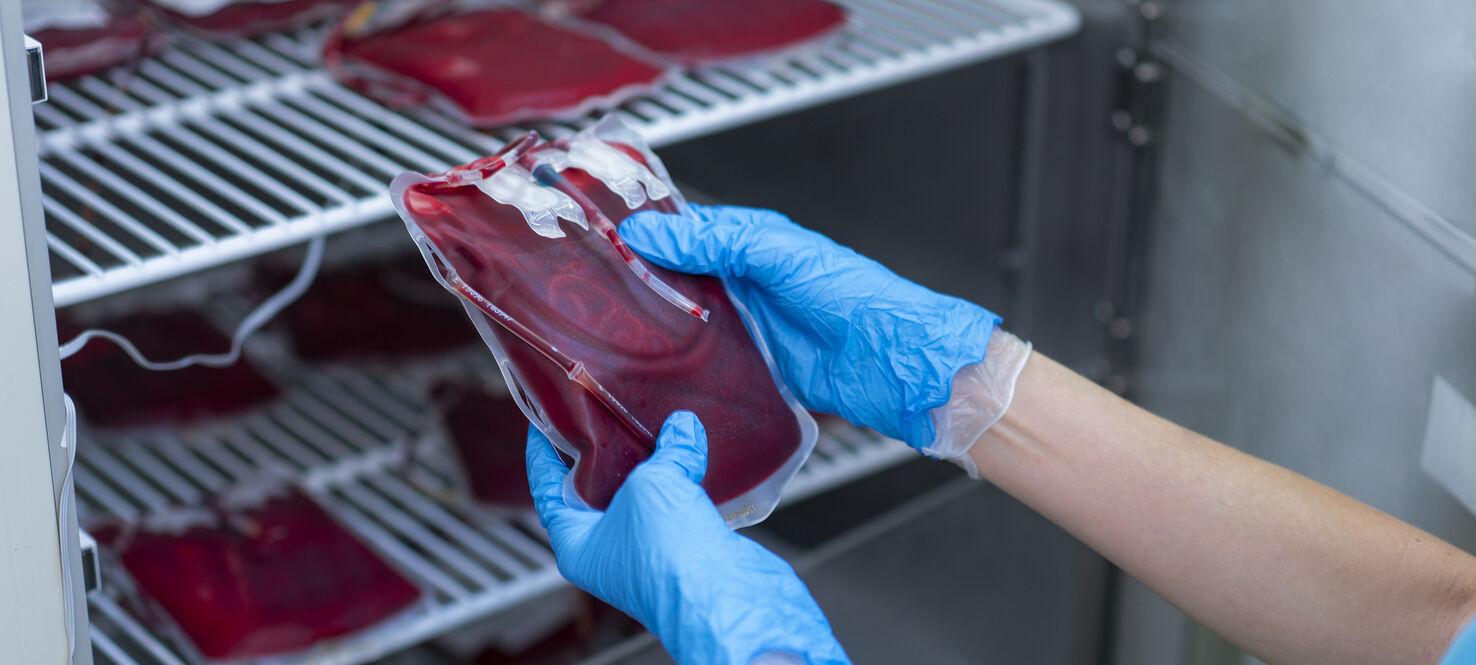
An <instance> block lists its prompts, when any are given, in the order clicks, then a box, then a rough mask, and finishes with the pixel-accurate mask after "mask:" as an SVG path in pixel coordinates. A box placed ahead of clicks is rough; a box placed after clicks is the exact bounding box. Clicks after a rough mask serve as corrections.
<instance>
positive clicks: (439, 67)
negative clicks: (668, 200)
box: [323, 0, 672, 127]
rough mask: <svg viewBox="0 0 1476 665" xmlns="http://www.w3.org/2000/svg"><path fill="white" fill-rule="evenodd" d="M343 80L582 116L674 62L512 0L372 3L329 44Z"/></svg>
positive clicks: (400, 101)
mask: <svg viewBox="0 0 1476 665" xmlns="http://www.w3.org/2000/svg"><path fill="white" fill-rule="evenodd" d="M323 60H324V62H325V63H326V64H327V65H328V69H329V71H330V72H331V73H332V74H333V75H334V77H335V78H337V79H338V80H339V81H340V82H342V83H343V84H345V85H347V86H349V87H352V88H355V89H357V90H359V91H360V92H363V93H364V94H366V95H369V96H371V97H374V98H376V99H378V100H379V101H381V102H384V103H387V104H392V105H402V106H406V105H416V106H431V107H435V108H437V109H439V110H441V111H443V112H445V113H448V114H450V115H452V116H453V117H455V118H457V119H459V120H461V121H462V122H464V123H466V124H470V125H474V126H478V127H496V126H502V125H506V124H508V123H513V122H521V121H529V120H553V121H575V120H578V119H579V118H583V117H587V116H588V115H589V113H591V112H592V111H595V110H597V109H604V108H615V107H617V106H619V105H620V104H622V103H624V102H625V101H627V100H629V99H630V98H631V97H633V96H635V95H638V94H642V93H645V92H648V91H650V90H653V89H655V87H656V86H657V85H659V84H660V82H661V81H662V80H663V79H664V78H665V77H666V76H668V75H669V74H670V73H671V71H672V68H671V67H670V65H669V64H668V63H666V62H665V61H663V60H661V59H659V58H656V57H655V56H653V55H651V54H650V53H649V52H647V51H645V50H644V49H642V48H641V47H639V46H637V45H635V44H634V43H632V42H630V41H629V40H627V39H625V38H624V37H622V36H620V35H619V34H618V33H616V32H614V31H613V30H610V29H609V28H606V27H605V26H601V25H595V24H587V23H584V22H582V21H579V20H576V19H573V18H563V19H557V20H551V19H549V18H547V17H540V16H538V15H535V14H533V13H529V12H527V11H524V10H523V8H520V7H518V6H514V5H513V4H511V3H490V2H435V1H434V0H404V1H401V2H386V1H384V0H379V1H376V2H368V3H364V4H362V5H360V6H358V7H357V8H355V9H354V10H353V11H351V12H349V13H348V15H347V16H346V18H345V19H344V20H343V21H341V22H340V23H339V25H338V26H337V27H336V28H335V29H334V31H333V33H332V35H331V37H330V38H329V39H328V40H327V43H326V44H325V46H324V49H323Z"/></svg>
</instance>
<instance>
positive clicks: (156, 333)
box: [58, 310, 277, 427]
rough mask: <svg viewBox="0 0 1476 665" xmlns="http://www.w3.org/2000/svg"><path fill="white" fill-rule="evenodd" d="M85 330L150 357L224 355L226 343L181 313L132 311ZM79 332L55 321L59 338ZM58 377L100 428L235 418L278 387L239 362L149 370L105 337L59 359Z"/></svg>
mask: <svg viewBox="0 0 1476 665" xmlns="http://www.w3.org/2000/svg"><path fill="white" fill-rule="evenodd" d="M91 327H94V328H101V329H105V330H111V331H113V332H115V333H118V334H119V335H122V336H123V337H126V338H127V339H128V340H129V341H131V342H133V345H134V346H136V347H137V348H138V350H139V351H140V352H141V353H143V355H144V357H146V358H149V359H150V360H171V359H174V358H179V357H182V356H187V355H192V354H196V353H223V352H225V351H226V350H227V349H229V348H230V346H231V340H230V339H229V338H227V337H226V336H225V335H224V334H223V333H221V332H220V330H219V329H217V328H216V327H215V326H214V325H211V323H210V322H209V321H206V320H205V319H204V318H203V317H201V316H200V315H199V314H196V313H194V312H190V311H186V310H176V311H171V312H161V313H153V312H144V313H137V314H133V315H130V316H128V317H126V318H123V319H120V320H115V321H104V322H100V323H98V324H96V325H94V326H91ZM80 332H82V326H79V325H76V324H75V323H71V322H66V321H62V322H60V323H59V324H58V335H59V337H60V338H61V339H63V340H67V339H71V338H73V337H75V336H76V335H77V334H79V333H80ZM62 378H63V380H64V382H65V384H66V388H67V392H68V393H70V394H71V395H72V397H73V398H74V399H76V400H77V408H79V409H80V410H81V411H82V413H83V414H85V415H86V416H87V420H88V422H90V423H92V424H93V425H98V426H104V427H122V426H142V425H163V424H183V423H189V422H194V421H198V420H203V419H207V418H213V417H219V416H226V415H230V414H233V413H237V412H239V411H242V410H245V409H248V408H251V407H253V406H258V405H260V404H262V403H264V402H266V401H268V400H270V399H272V398H273V397H276V396H277V388H276V387H275V386H273V385H272V384H271V383H269V382H267V380H266V379H265V378H263V377H262V376H261V374H260V373H258V372H257V371H256V369H255V368H254V367H252V366H251V363H250V362H248V361H247V360H246V359H245V358H242V359H241V360H239V361H237V362H236V364H234V365H231V366H229V367H221V368H216V367H205V366H202V365H193V366H190V367H186V368H184V369H180V370H174V371H168V372H155V371H150V370H147V369H144V368H142V367H139V366H138V365H137V364H136V363H134V362H133V359H132V358H130V357H129V356H128V354H126V353H124V352H123V350H122V349H120V348H118V346H117V345H115V344H113V343H112V342H111V341H108V340H105V339H95V340H93V341H91V342H89V343H88V344H87V345H86V346H84V347H82V350H80V351H78V352H77V353H76V355H73V356H72V357H70V358H67V359H66V360H63V361H62Z"/></svg>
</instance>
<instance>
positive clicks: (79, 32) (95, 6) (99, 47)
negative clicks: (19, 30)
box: [21, 0, 164, 81]
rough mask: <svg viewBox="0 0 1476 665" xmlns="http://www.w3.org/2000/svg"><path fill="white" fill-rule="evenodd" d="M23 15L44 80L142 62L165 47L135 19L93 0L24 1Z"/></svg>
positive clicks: (143, 24)
mask: <svg viewBox="0 0 1476 665" xmlns="http://www.w3.org/2000/svg"><path fill="white" fill-rule="evenodd" d="M21 16H22V18H23V19H24V21H25V30H26V34H29V35H30V36H32V37H34V38H35V39H36V41H38V42H41V47H42V49H43V53H44V57H45V59H46V79H47V80H48V81H60V80H64V79H68V78H72V77H76V76H82V75H84V74H91V73H93V72H96V71H99V70H102V69H106V68H108V67H112V66H114V65H120V64H123V63H125V62H128V61H129V60H131V59H134V58H142V57H143V56H145V55H148V54H149V53H151V52H153V51H155V50H157V49H158V48H159V47H160V46H162V45H163V43H164V36H163V35H162V34H160V33H158V32H156V31H154V30H152V29H150V28H149V26H148V25H147V24H146V23H144V22H143V21H142V20H140V19H139V18H137V17H134V16H127V15H120V14H114V13H113V12H110V11H109V10H108V9H107V8H105V7H103V6H102V4H100V3H99V2H97V1H96V0H23V1H22V3H21Z"/></svg>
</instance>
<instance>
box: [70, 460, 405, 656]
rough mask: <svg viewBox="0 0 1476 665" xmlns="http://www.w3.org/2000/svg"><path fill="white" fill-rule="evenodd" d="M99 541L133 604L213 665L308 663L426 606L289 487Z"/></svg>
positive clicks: (240, 496)
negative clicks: (327, 646)
mask: <svg viewBox="0 0 1476 665" xmlns="http://www.w3.org/2000/svg"><path fill="white" fill-rule="evenodd" d="M89 531H90V532H91V533H92V534H93V536H94V537H95V538H97V541H98V543H99V544H101V545H102V547H103V548H104V549H105V551H106V553H107V555H108V557H110V560H116V561H117V562H118V563H120V564H121V566H122V569H123V571H124V572H125V573H126V578H125V579H124V580H123V581H122V585H123V587H124V588H125V589H127V590H128V591H125V592H123V593H124V595H125V596H127V594H128V593H129V592H131V593H132V594H133V596H134V597H131V598H130V597H125V598H124V600H125V602H126V603H127V604H129V606H130V607H131V608H132V609H133V610H135V612H136V613H138V614H141V615H144V616H143V618H144V619H145V621H146V622H149V623H152V624H155V627H156V628H158V627H159V626H160V625H164V626H167V628H166V629H164V630H162V631H161V632H163V633H165V634H176V635H182V636H183V637H184V638H185V640H186V641H188V643H189V645H190V646H191V647H192V648H193V649H195V650H196V651H198V652H199V654H200V655H201V656H203V657H204V658H205V659H207V660H209V661H237V660H244V659H256V658H264V657H268V656H281V655H285V654H291V653H295V652H300V651H302V650H304V649H307V648H308V647H311V646H313V645H314V644H316V643H317V642H319V641H322V640H325V639H330V638H336V637H341V636H344V635H348V634H351V633H355V632H358V631H361V630H364V629H366V628H370V627H372V626H374V625H375V624H378V623H380V622H382V621H384V620H386V619H389V618H391V617H394V616H396V615H398V614H400V613H402V612H405V611H406V610H408V609H410V608H412V607H414V606H415V605H416V604H417V603H418V601H419V600H420V598H421V592H420V590H419V589H418V588H417V587H416V586H415V585H413V584H411V583H410V581H409V580H407V579H405V578H404V577H403V576H402V575H401V574H400V573H399V572H397V571H396V570H395V569H394V568H392V567H390V566H389V565H388V564H386V563H385V562H384V561H383V560H381V559H380V558H379V557H378V556H377V555H375V553H374V552H373V551H371V550H370V549H369V548H368V547H367V546H365V545H364V544H363V543H361V542H359V540H358V539H357V538H356V537H354V535H353V534H351V533H349V532H348V531H347V530H345V529H344V528H343V527H342V526H340V525H339V524H338V523H337V522H336V521H335V520H334V519H333V518H332V517H331V516H329V515H328V513H327V512H325V511H324V510H323V508H321V507H320V506H319V505H318V504H317V503H316V502H315V501H313V500H312V499H311V498H310V497H308V496H307V495H306V494H304V493H303V492H301V491H300V490H297V489H295V488H294V487H293V486H291V485H290V484H280V481H275V480H269V481H267V482H262V483H260V484H255V485H248V486H244V487H238V488H233V489H232V490H230V492H229V493H228V494H225V495H222V496H217V497H215V498H214V499H213V500H212V501H210V502H208V503H207V504H206V505H203V506H192V507H182V508H175V509H166V510H164V511H160V512H159V513H156V514H149V515H144V516H143V517H141V518H139V519H138V522H137V523H134V524H123V523H117V524H103V525H101V526H97V525H94V526H93V527H92V528H91V529H89ZM115 593H116V592H115ZM159 612H162V616H159V615H157V614H158V613H159ZM174 629H177V630H174Z"/></svg>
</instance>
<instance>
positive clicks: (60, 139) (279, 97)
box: [35, 0, 1080, 307]
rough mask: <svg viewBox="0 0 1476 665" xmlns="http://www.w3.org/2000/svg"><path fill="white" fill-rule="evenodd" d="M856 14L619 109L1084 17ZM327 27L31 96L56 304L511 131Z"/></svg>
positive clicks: (646, 112)
mask: <svg viewBox="0 0 1476 665" xmlns="http://www.w3.org/2000/svg"><path fill="white" fill-rule="evenodd" d="M842 1H843V2H844V4H846V5H848V6H849V8H850V9H851V13H852V16H853V19H854V20H853V23H852V25H851V26H850V27H849V28H848V29H847V30H846V31H845V33H844V34H842V35H841V36H839V37H838V38H837V39H835V40H833V41H831V42H827V44H826V45H825V46H824V47H822V48H817V49H814V50H810V51H807V52H805V53H802V54H799V55H795V56H793V57H788V58H783V59H771V60H768V61H762V62H754V63H747V64H745V65H743V66H732V67H711V68H703V69H697V70H694V71H690V72H687V73H685V74H681V75H678V76H676V77H674V78H673V79H671V81H670V82H669V83H667V84H666V85H665V86H664V87H663V88H662V89H661V90H659V91H657V92H655V93H653V94H650V95H647V96H644V97H640V98H637V99H635V100H632V101H630V102H628V103H626V104H624V105H622V106H620V107H619V108H617V109H609V110H611V111H612V112H615V113H618V114H620V115H622V116H624V117H625V118H626V120H628V121H629V122H631V123H632V124H633V125H634V126H636V127H638V128H639V129H640V131H641V132H642V133H643V134H644V135H645V137H646V139H647V140H648V141H649V142H650V143H652V144H653V145H656V146H660V145H666V144H670V143H674V142H677V141H682V140H685V139H689V138H693V137H697V136H701V135H704V134H710V133H713V132H717V131H720V130H723V129H727V128H730V127H734V126H737V125H741V124H744V123H751V122H754V121H757V120H761V119H764V118H769V117H773V116H776V115H779V114H783V113H787V112H790V111H793V110H796V109H801V108H807V107H811V106H815V105H818V104H821V103H824V102H828V101H832V100H835V99H839V98H842V97H846V96H851V95H856V94H860V93H863V92H866V91H869V90H874V89H877V88H881V87H884V86H887V85H892V84H895V83H898V82H901V81H906V80H911V79H915V78H918V77H921V76H926V75H928V74H932V73H935V72H939V71H943V70H946V69H950V68H955V67H960V66H963V65H966V64H969V63H973V62H979V61H982V60H986V59H990V58H994V57H999V56H1002V55H1006V54H1009V53H1014V52H1018V51H1021V50H1025V49H1028V48H1031V47H1034V46H1038V45H1041V44H1044V43H1048V42H1050V41H1053V40H1057V39H1060V38H1063V37H1065V36H1068V35H1070V34H1072V33H1074V32H1075V31H1076V29H1077V27H1078V24H1079V20H1080V19H1079V16H1078V14H1077V12H1076V10H1075V9H1073V8H1071V7H1070V6H1068V5H1066V4H1064V3H1062V2H1060V1H1059V0H842ZM320 40H321V30H303V31H298V32H293V33H289V34H272V35H267V36H264V37H259V38H255V39H251V40H238V41H229V42H207V41H200V40H195V39H190V38H187V37H181V38H180V40H179V41H178V43H177V44H175V45H174V46H172V47H171V48H169V49H167V50H165V51H163V52H161V53H159V54H157V55H156V56H154V57H151V58H148V59H146V60H144V61H143V62H142V63H141V64H140V65H139V66H138V67H137V68H136V71H135V72H131V73H130V72H127V71H123V70H113V71H109V72H105V73H103V74H101V75H97V76H88V77H83V78H81V79H79V80H75V81H66V82H61V83H54V84H52V85H51V86H50V93H51V100H50V102H48V103H46V104H41V105H37V106H36V107H35V116H36V128H37V131H38V135H39V153H40V157H41V162H42V165H41V175H42V180H43V189H44V190H45V194H46V197H45V210H46V216H47V230H48V233H47V238H46V240H47V245H48V247H49V249H50V254H51V265H52V273H53V276H52V279H53V293H54V297H55V299H56V304H57V306H59V307H64V306H67V305H72V304H75V303H79V302H83V301H86V300H91V299H95V298H100V297H103V296H107V295H110V294H113V293H118V292H120V291H125V290H128V289H132V288H135V287H138V286H142V285H146V284H150V283H153V282H157V281H161V280H165V279H169V278H172V277H177V276H180V275H184V274H188V273H190V272H194V271H198V270H202V269H205V268H209V267H212V266H217V265H222V264H225V263H228V262H232V261H236V260H239V259H242V258H245V257H249V256H253V255H257V254H261V253H265V252H268V251H271V250H274V249H278V248H281V247H284V246H288V245H292V244H296V243H300V242H303V241H304V240H306V239H307V238H310V237H312V236H316V235H321V234H325V233H332V232H336V231H339V230H342V229H346V228H349V227H353V226H357V225H361V224H365V223H368V222H372V221H376V220H380V219H384V218H386V217H389V216H390V215H392V213H393V211H392V209H391V207H390V204H389V201H388V200H387V199H386V197H385V196H384V192H385V187H386V183H388V182H389V181H390V179H392V178H393V177H394V176H395V175H397V174H398V173H400V172H401V171H404V170H406V169H415V170H421V171H436V170H443V169H445V168H447V167H449V166H452V165H455V164H461V163H465V162H467V161H470V160H471V159H474V158H476V157H479V156H482V155H485V154H488V153H491V152H493V151H495V150H497V149H498V148H499V147H500V146H501V143H502V141H503V140H505V139H507V138H509V137H511V136H515V135H517V134H519V133H521V132H523V131H525V130H526V129H528V128H533V129H538V130H540V131H542V132H544V133H545V134H548V135H551V136H563V135H567V134H570V133H572V132H575V131H578V130H579V129H580V128H582V127H584V126H586V125H588V124H589V123H591V122H593V121H594V119H595V116H594V115H591V116H590V117H587V118H584V119H581V120H579V121H577V122H572V123H564V124H556V123H533V124H531V125H528V126H526V127H508V128H504V129H502V130H497V131H493V132H490V133H479V132H475V131H472V130H469V129H467V128H466V127H464V126H461V125H459V124H458V123H457V122H456V121H455V120H453V119H451V118H450V117H447V116H445V115H442V114H439V113H436V112H434V111H427V110H404V111H400V110H391V109H387V108H385V107H383V106H381V105H379V104H377V103H375V102H373V101H370V100H368V99H366V98H364V97H362V96H360V95H359V94H357V93H355V92H353V91H350V90H348V89H346V88H344V87H342V86H339V85H337V84H336V83H334V82H333V81H332V79H331V78H330V77H329V76H328V75H327V74H326V73H325V72H324V71H323V70H322V69H320V68H319V67H318V66H317V50H318V47H317V44H318V43H319V41H320Z"/></svg>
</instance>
